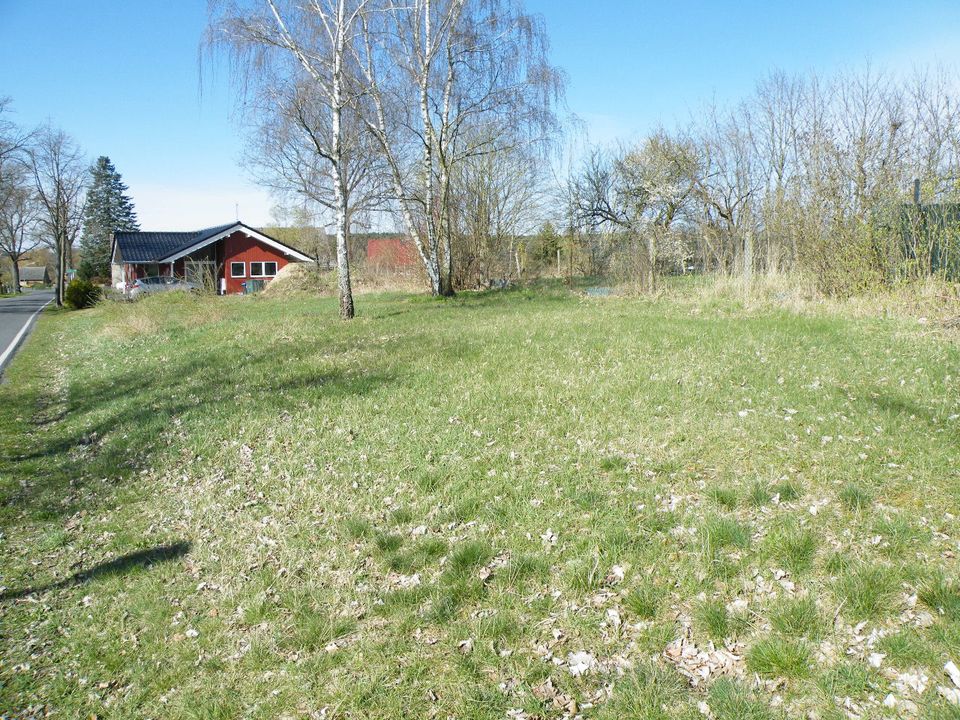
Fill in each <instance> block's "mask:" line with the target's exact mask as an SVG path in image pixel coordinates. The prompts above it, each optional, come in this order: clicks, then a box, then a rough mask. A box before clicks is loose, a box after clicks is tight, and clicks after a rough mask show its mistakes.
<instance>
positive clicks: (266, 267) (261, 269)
mask: <svg viewBox="0 0 960 720" xmlns="http://www.w3.org/2000/svg"><path fill="white" fill-rule="evenodd" d="M276 274H277V263H276V262H252V263H250V277H273V276H274V275H276Z"/></svg>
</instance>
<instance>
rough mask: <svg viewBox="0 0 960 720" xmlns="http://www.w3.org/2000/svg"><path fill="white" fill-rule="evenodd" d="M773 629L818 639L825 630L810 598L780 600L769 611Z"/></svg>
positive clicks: (785, 633) (824, 623) (791, 635)
mask: <svg viewBox="0 0 960 720" xmlns="http://www.w3.org/2000/svg"><path fill="white" fill-rule="evenodd" d="M770 624H771V625H772V626H773V629H774V630H776V631H777V632H779V633H782V634H783V635H788V636H790V637H798V638H799V637H806V638H809V639H811V640H818V639H820V637H821V636H822V635H823V633H824V632H825V631H826V622H825V620H824V618H823V616H822V614H821V613H820V610H819V609H818V608H817V604H816V602H814V600H813V599H812V598H800V599H796V600H789V599H787V600H780V601H779V602H777V603H776V604H775V605H774V606H773V608H772V609H771V611H770Z"/></svg>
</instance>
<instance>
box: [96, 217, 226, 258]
mask: <svg viewBox="0 0 960 720" xmlns="http://www.w3.org/2000/svg"><path fill="white" fill-rule="evenodd" d="M239 224H240V223H236V222H232V223H229V224H227V225H217V226H216V227H211V228H204V229H203V230H194V231H192V232H118V233H114V239H115V240H116V242H117V247H118V248H119V249H120V257H121V258H122V259H123V262H125V263H144V262H157V261H159V260H163V259H164V258H168V257H170V256H171V255H174V254H176V253H178V252H180V251H181V250H185V249H186V248H188V247H190V246H191V245H196V244H197V243H199V242H203V241H204V240H206V239H208V238H212V237H213V236H214V235H219V234H220V233H222V232H223V231H224V230H229V229H230V228H232V227H234V226H235V225H239Z"/></svg>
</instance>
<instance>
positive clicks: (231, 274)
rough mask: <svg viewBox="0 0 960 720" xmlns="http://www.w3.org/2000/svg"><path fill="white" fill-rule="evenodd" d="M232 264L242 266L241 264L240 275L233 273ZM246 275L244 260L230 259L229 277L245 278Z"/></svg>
mask: <svg viewBox="0 0 960 720" xmlns="http://www.w3.org/2000/svg"><path fill="white" fill-rule="evenodd" d="M234 265H242V266H243V272H242V273H241V274H240V275H237V274H235V273H234V272H233V266H234ZM246 276H247V264H246V263H245V262H241V261H240V260H236V261H234V260H231V261H230V277H231V278H245V277H246Z"/></svg>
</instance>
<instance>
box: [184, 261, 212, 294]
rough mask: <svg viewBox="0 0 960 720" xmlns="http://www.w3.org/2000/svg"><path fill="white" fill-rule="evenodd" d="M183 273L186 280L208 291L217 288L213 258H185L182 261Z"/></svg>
mask: <svg viewBox="0 0 960 720" xmlns="http://www.w3.org/2000/svg"><path fill="white" fill-rule="evenodd" d="M183 274H184V277H185V279H186V281H187V282H189V283H193V284H194V285H196V286H197V287H202V288H205V289H207V290H209V291H210V292H215V291H216V289H217V264H216V263H215V262H213V260H187V261H185V262H184V263H183Z"/></svg>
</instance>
